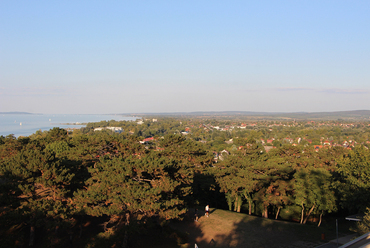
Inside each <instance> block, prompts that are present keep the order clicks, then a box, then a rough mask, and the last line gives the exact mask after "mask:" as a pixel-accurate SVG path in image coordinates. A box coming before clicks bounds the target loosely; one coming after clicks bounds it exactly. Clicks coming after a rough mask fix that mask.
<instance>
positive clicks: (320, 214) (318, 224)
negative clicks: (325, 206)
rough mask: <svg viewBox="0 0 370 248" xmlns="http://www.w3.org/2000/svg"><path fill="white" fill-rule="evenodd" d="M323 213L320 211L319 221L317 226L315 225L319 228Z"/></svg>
mask: <svg viewBox="0 0 370 248" xmlns="http://www.w3.org/2000/svg"><path fill="white" fill-rule="evenodd" d="M323 212H324V211H321V213H320V220H319V224H317V226H320V225H321V221H322V214H323Z"/></svg>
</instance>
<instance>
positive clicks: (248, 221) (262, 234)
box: [182, 210, 349, 248]
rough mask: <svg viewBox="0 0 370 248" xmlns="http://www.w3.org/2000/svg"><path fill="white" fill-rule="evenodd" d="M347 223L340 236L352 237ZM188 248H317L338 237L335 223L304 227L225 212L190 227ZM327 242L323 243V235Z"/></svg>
mask: <svg viewBox="0 0 370 248" xmlns="http://www.w3.org/2000/svg"><path fill="white" fill-rule="evenodd" d="M344 222H345V220H344V219H343V218H342V219H340V228H339V235H340V236H345V235H347V234H348V233H349V231H348V225H345V223H344ZM183 225H184V226H183V227H182V228H183V229H182V231H188V232H189V230H190V232H189V245H190V246H189V247H194V244H195V243H196V244H197V245H198V247H199V248H211V247H219V248H223V247H235V248H239V247H240V248H241V247H243V248H244V247H278V248H280V247H302V248H303V247H305V248H307V247H317V246H318V245H321V244H324V243H326V242H328V241H329V240H331V239H335V237H336V229H335V219H330V220H328V221H327V223H326V224H325V227H317V225H316V223H308V224H305V225H302V224H299V223H293V222H287V221H279V220H272V219H266V218H262V217H256V216H249V215H245V214H238V213H235V212H231V211H225V210H213V211H212V214H211V215H210V216H209V218H206V217H204V216H203V217H201V218H200V220H199V223H188V226H187V228H188V229H186V227H185V225H186V223H184V224H183ZM322 234H324V236H325V240H322V238H323V235H322Z"/></svg>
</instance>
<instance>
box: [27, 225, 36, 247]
mask: <svg viewBox="0 0 370 248" xmlns="http://www.w3.org/2000/svg"><path fill="white" fill-rule="evenodd" d="M34 242H35V226H33V225H31V228H30V242H29V243H28V246H33V244H34Z"/></svg>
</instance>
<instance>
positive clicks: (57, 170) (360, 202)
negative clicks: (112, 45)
mask: <svg viewBox="0 0 370 248" xmlns="http://www.w3.org/2000/svg"><path fill="white" fill-rule="evenodd" d="M112 126H114V127H121V128H122V129H123V131H122V132H120V133H115V132H114V131H111V130H109V129H107V130H102V131H94V128H96V127H112ZM368 138H369V128H368V126H367V125H365V124H364V123H358V124H356V125H353V124H348V123H344V124H343V123H341V124H338V123H335V122H330V123H328V122H325V123H320V124H317V123H316V124H315V123H314V124H313V123H312V122H308V123H297V122H291V123H279V124H276V122H266V121H261V122H259V123H258V124H256V123H249V124H246V123H237V122H232V121H225V120H221V121H220V120H199V119H181V120H177V119H170V118H168V119H159V120H157V119H155V120H154V119H153V120H145V121H143V122H142V124H137V123H136V122H125V121H124V122H115V121H110V122H101V123H89V124H88V125H87V127H86V128H83V129H81V130H76V131H74V132H71V133H68V132H67V131H66V130H63V129H59V128H54V129H52V130H50V131H47V132H37V133H35V134H33V135H31V136H29V137H20V138H15V137H14V136H12V135H9V136H7V137H3V136H1V137H0V189H1V191H0V210H1V214H0V221H1V223H2V227H3V229H2V230H1V231H2V232H5V231H6V230H11V232H12V233H19V234H22V235H23V236H22V235H20V236H17V237H14V238H9V239H7V240H8V241H7V242H10V243H9V246H12V245H13V244H14V242H20V243H21V244H25V243H26V242H29V244H33V243H34V237H35V232H36V230H38V229H40V230H41V229H42V230H44V231H47V232H49V233H51V234H50V235H49V236H48V240H49V241H48V242H51V243H53V242H54V243H55V244H61V246H62V244H63V242H62V241H60V240H58V237H60V236H58V232H61V230H69V232H75V233H80V236H81V233H82V232H83V230H84V226H85V224H86V221H87V219H89V218H90V219H92V218H101V219H100V220H101V221H102V226H103V230H105V232H111V233H114V232H119V231H122V230H124V231H125V233H126V234H127V231H129V232H132V231H134V230H135V228H136V229H137V228H138V227H139V226H143V225H146V224H148V223H149V222H153V223H161V222H162V221H166V220H170V219H181V218H183V217H184V214H185V213H186V212H187V210H188V209H189V208H190V207H194V206H197V205H206V204H210V205H211V206H213V207H219V208H228V209H229V210H232V211H237V212H241V211H245V212H247V213H249V214H254V215H260V216H263V217H265V218H270V217H272V218H275V219H278V218H280V219H285V220H293V221H297V222H300V223H302V224H304V223H306V222H307V221H317V222H318V225H320V223H321V221H322V217H323V215H325V214H326V213H342V214H349V213H357V212H361V211H365V210H366V208H368V207H369V205H370V193H369V192H370V190H369V189H370V183H369V182H370V180H369V179H370V152H369V149H368V148H367V145H368V143H369V142H368ZM53 230H54V231H53ZM26 238H27V239H28V241H26ZM58 242H59V243H58ZM123 242H124V241H123Z"/></svg>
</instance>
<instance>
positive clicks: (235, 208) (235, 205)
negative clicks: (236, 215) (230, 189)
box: [234, 195, 239, 212]
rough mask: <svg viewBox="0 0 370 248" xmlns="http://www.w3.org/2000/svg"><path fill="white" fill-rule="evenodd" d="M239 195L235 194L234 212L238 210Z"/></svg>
mask: <svg viewBox="0 0 370 248" xmlns="http://www.w3.org/2000/svg"><path fill="white" fill-rule="evenodd" d="M238 202H239V200H238V195H236V196H235V202H234V212H236V210H237V208H238Z"/></svg>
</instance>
